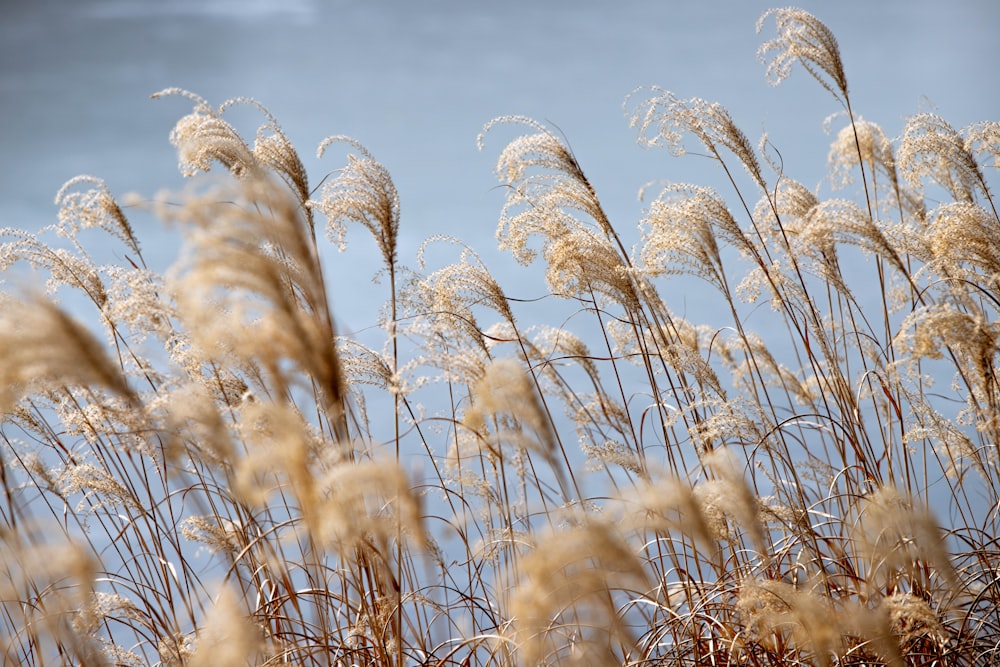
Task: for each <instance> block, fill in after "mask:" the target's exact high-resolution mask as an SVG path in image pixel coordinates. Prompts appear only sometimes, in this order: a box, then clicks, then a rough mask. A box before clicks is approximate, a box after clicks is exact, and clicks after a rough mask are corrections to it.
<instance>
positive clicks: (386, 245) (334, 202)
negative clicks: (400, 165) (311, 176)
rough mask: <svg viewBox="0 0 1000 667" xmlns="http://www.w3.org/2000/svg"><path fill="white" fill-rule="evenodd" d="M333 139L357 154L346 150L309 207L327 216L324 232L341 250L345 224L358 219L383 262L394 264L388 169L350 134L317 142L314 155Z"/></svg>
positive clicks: (395, 223) (395, 216)
mask: <svg viewBox="0 0 1000 667" xmlns="http://www.w3.org/2000/svg"><path fill="white" fill-rule="evenodd" d="M334 143H344V144H347V145H348V146H349V147H350V148H351V149H353V150H354V151H355V152H356V153H357V154H356V155H355V154H354V153H348V155H347V165H345V166H344V168H343V169H341V171H340V172H339V173H338V175H337V177H336V178H334V179H332V180H330V181H327V182H326V183H325V184H324V185H323V189H322V193H321V196H320V199H319V201H310V202H309V207H310V208H313V209H318V210H319V211H320V212H321V213H322V214H323V215H325V216H326V218H327V221H328V222H327V227H326V233H327V236H328V237H329V238H330V240H331V241H332V242H334V243H337V244H338V245H339V247H340V249H341V250H343V249H344V248H345V247H346V244H345V241H344V236H345V233H346V224H347V223H348V222H354V223H358V224H360V225H361V226H363V227H364V228H365V229H367V230H368V231H369V232H370V233H371V235H372V236H373V237H374V239H375V242H376V243H377V244H378V248H379V250H380V251H381V252H382V259H383V261H384V262H385V265H386V266H387V267H393V266H395V264H396V259H397V258H396V243H397V239H398V236H399V193H398V192H397V191H396V185H395V184H394V183H393V182H392V177H391V176H390V175H389V171H388V170H387V169H386V168H385V167H384V166H382V164H381V163H379V162H377V161H376V160H375V158H374V157H372V154H371V153H369V152H368V150H367V149H366V148H365V147H364V146H362V145H361V144H360V143H358V142H357V141H355V140H354V139H351V138H349V137H343V136H334V137H327V138H326V139H324V140H323V141H322V142H321V143H320V145H319V149H318V150H317V156H318V157H323V155H324V153H325V152H326V150H327V148H329V147H330V146H331V145H333V144H334Z"/></svg>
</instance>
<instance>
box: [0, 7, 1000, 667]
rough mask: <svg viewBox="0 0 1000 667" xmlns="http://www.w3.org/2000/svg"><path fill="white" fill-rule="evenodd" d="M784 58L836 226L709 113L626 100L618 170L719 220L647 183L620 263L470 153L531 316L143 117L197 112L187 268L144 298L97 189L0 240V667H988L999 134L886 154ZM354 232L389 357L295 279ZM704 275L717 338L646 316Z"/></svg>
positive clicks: (576, 166)
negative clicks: (660, 165) (166, 120)
mask: <svg viewBox="0 0 1000 667" xmlns="http://www.w3.org/2000/svg"><path fill="white" fill-rule="evenodd" d="M772 23H773V25H774V27H775V29H776V36H775V37H774V38H772V39H769V40H767V41H765V42H764V44H763V46H762V47H761V49H760V52H759V55H760V57H761V59H762V60H763V61H765V63H766V65H767V71H766V77H767V79H768V81H770V82H771V83H773V84H777V83H780V82H781V81H782V80H783V79H784V78H786V77H787V76H788V75H789V74H790V72H791V71H792V69H793V67H795V66H800V67H802V68H803V69H805V70H806V71H807V72H808V73H809V74H810V75H811V76H813V77H814V78H815V79H816V80H817V81H818V82H819V84H820V85H821V86H822V87H823V88H824V89H825V90H827V91H828V92H830V93H831V94H832V95H833V97H834V98H835V100H836V102H837V103H839V105H840V107H842V108H840V109H835V110H834V111H837V113H836V114H834V115H832V116H831V117H830V118H828V119H827V121H826V123H827V126H828V128H830V129H831V131H833V139H832V142H831V147H830V151H829V155H828V164H829V171H830V180H829V185H830V186H831V187H832V188H834V189H835V190H837V192H836V193H835V194H836V195H837V196H828V195H827V194H826V192H827V190H826V188H825V187H813V186H811V185H809V184H804V183H800V182H797V181H795V180H794V179H793V178H792V176H791V172H792V171H793V169H792V167H793V166H794V165H782V166H781V167H780V168H779V167H778V165H775V164H773V163H772V160H771V159H770V158H769V156H768V154H767V153H766V152H765V150H766V149H767V150H769V148H768V147H769V144H768V143H767V139H766V138H765V139H763V140H762V141H761V142H760V143H758V144H754V142H752V141H751V140H750V139H749V138H748V137H747V136H746V134H744V132H743V131H742V130H740V129H739V128H738V127H737V126H736V124H735V122H734V120H733V118H732V117H731V115H730V114H729V112H728V111H727V110H726V109H725V108H724V107H722V106H721V105H719V104H717V103H714V102H711V101H707V100H703V99H700V98H681V97H678V96H677V95H675V94H674V93H673V92H670V91H667V90H663V89H660V88H655V87H654V88H649V89H639V90H636V91H635V92H633V93H632V94H631V95H629V97H628V99H627V100H626V113H627V116H628V119H629V122H630V123H631V125H632V126H633V127H634V128H636V130H637V136H638V141H639V143H640V144H642V145H643V146H646V147H648V148H652V149H658V148H665V149H667V151H668V152H669V153H671V154H673V155H675V156H678V157H680V156H682V155H683V154H684V153H685V152H687V151H688V150H690V145H695V146H698V148H697V150H698V151H699V152H702V153H703V154H705V155H707V156H708V157H710V158H711V159H712V160H713V162H714V163H715V164H716V165H717V166H718V167H719V168H720V178H721V180H720V183H721V184H722V185H721V186H720V185H718V184H716V186H715V187H709V186H706V185H698V184H685V183H665V184H660V185H659V186H658V190H657V191H655V192H653V191H651V190H650V191H649V196H646V193H645V191H644V192H643V195H642V198H643V201H644V202H645V203H644V206H645V211H644V213H643V214H642V215H641V216H640V219H639V220H638V223H637V224H635V225H625V226H622V225H621V224H620V223H619V222H618V221H615V220H612V219H611V218H610V217H609V216H608V215H607V213H606V211H605V209H604V207H603V205H602V204H601V201H600V198H599V196H598V193H597V191H596V189H595V188H594V187H593V185H592V184H591V182H590V180H589V179H588V178H587V176H586V173H585V171H584V168H583V166H582V165H581V162H580V161H579V160H578V159H577V157H576V155H574V154H573V152H572V151H571V150H570V148H569V146H568V144H567V143H566V141H564V140H563V139H562V138H560V137H559V136H558V135H557V134H556V133H554V132H552V131H551V130H550V129H549V128H547V127H546V126H544V125H542V124H540V123H538V122H536V121H534V120H531V119H528V118H523V117H519V116H505V117H500V118H497V119H495V120H493V121H490V122H488V123H487V124H486V125H485V126H484V128H483V132H482V134H481V135H480V137H479V141H480V147H481V148H485V142H486V139H487V138H488V139H490V141H491V142H492V141H495V140H498V135H502V134H503V133H505V132H512V133H513V134H512V135H511V136H510V137H509V138H508V140H507V143H506V145H505V146H504V147H503V148H501V149H500V151H499V155H498V158H497V163H496V175H497V177H498V178H499V180H500V181H501V183H502V184H503V185H504V186H505V188H506V193H507V200H506V203H505V204H504V206H503V208H502V210H501V211H500V213H499V224H498V228H497V238H498V241H499V243H500V247H501V248H503V249H505V250H508V251H510V252H511V253H512V255H513V256H514V258H515V259H517V260H518V261H519V262H521V263H522V264H525V265H529V264H533V263H536V262H537V263H540V264H541V265H542V268H543V271H544V279H545V281H546V284H547V287H548V293H547V295H546V296H545V297H544V298H543V299H541V303H540V304H539V303H528V302H526V301H525V300H522V299H519V298H517V297H518V295H509V294H508V293H507V292H506V291H505V289H504V287H503V286H502V284H501V281H500V279H499V277H498V276H496V275H494V274H493V273H491V272H490V269H489V267H488V266H486V264H485V262H484V261H483V260H482V258H481V257H480V256H479V255H478V254H477V253H476V252H475V250H474V249H472V248H469V247H467V246H465V245H463V244H462V243H461V242H460V241H457V240H455V239H447V238H443V237H432V238H431V239H428V241H427V243H425V244H424V245H423V246H421V248H420V249H419V251H418V252H417V255H416V263H415V265H416V266H417V267H418V268H417V269H416V270H411V269H407V268H405V266H404V265H403V264H402V261H403V260H404V259H405V254H406V249H405V248H404V247H402V246H401V244H400V233H399V230H400V225H401V224H405V220H403V218H402V217H401V207H400V201H399V195H398V193H397V190H396V188H395V185H394V184H393V181H392V178H391V176H390V174H389V172H388V170H387V169H386V168H385V167H384V166H383V165H382V164H380V163H379V162H378V161H377V160H376V158H375V157H374V156H373V155H372V153H371V152H370V151H368V150H367V149H366V148H365V147H364V146H363V145H362V144H360V143H358V142H357V141H356V140H354V139H351V138H347V137H342V136H333V137H330V138H328V139H325V140H323V141H322V142H321V143H320V147H319V154H320V156H324V155H325V156H326V159H328V160H329V159H331V158H334V159H336V157H337V156H335V155H334V151H332V150H331V149H333V148H337V149H340V155H339V159H340V162H339V163H338V164H339V165H340V166H339V167H338V168H336V169H335V170H334V171H333V172H331V173H330V174H329V175H328V176H327V177H325V178H324V179H323V181H322V182H321V184H320V185H319V186H312V185H310V182H309V177H308V175H307V174H306V171H305V169H304V167H303V164H302V161H301V160H300V159H299V154H298V152H297V151H296V149H295V148H294V147H293V146H292V144H291V143H290V141H289V140H288V138H287V136H286V135H285V134H284V132H283V130H282V129H281V127H280V125H279V124H278V122H277V120H276V119H275V118H274V117H273V116H272V115H271V114H270V112H268V111H267V109H266V108H265V107H264V106H262V105H261V104H260V103H258V102H256V101H254V100H250V99H244V98H239V99H235V100H230V101H228V102H225V103H223V104H222V105H221V106H219V107H213V106H211V105H210V104H209V103H208V102H207V101H205V100H204V99H202V98H201V97H199V96H197V95H194V94H192V93H189V92H187V91H183V90H178V89H168V90H165V91H162V92H161V93H158V94H157V95H156V96H155V97H180V98H182V99H185V100H187V101H188V102H190V103H191V104H192V106H193V109H192V111H191V113H189V114H187V115H185V116H183V117H182V118H181V119H180V120H179V121H178V123H177V125H176V127H175V129H174V131H173V132H172V134H171V137H170V140H171V142H173V144H174V145H175V146H176V148H177V151H178V159H179V167H180V169H181V171H182V173H184V174H185V175H187V176H190V177H192V181H191V185H190V187H188V188H187V189H185V190H184V191H183V192H179V193H169V194H161V195H158V196H157V197H155V198H154V199H153V200H151V201H149V202H146V203H145V204H144V206H143V207H142V208H144V209H145V211H146V212H152V213H154V214H156V215H158V216H159V217H160V218H162V219H163V220H164V221H166V222H168V223H170V224H172V225H173V226H174V228H175V229H176V230H177V232H178V233H179V235H180V236H181V239H182V240H183V247H182V250H181V254H180V256H179V257H178V258H177V261H176V262H175V263H174V265H173V266H172V267H171V268H170V269H169V270H167V271H166V272H164V273H163V274H159V273H157V272H155V271H152V270H150V269H149V268H148V266H147V264H146V262H145V259H144V257H143V250H142V246H141V244H140V241H139V239H138V238H137V235H136V232H135V228H134V227H133V225H132V224H131V222H130V221H129V219H128V215H127V212H128V213H129V214H131V213H132V209H130V208H129V207H127V206H123V205H121V204H120V203H119V200H117V199H116V198H115V197H114V196H113V194H112V191H111V189H110V187H109V186H108V185H107V184H105V183H104V182H103V181H101V180H99V179H96V178H93V177H89V176H81V177H77V178H74V179H72V180H70V181H69V182H68V183H67V184H66V185H65V186H64V187H63V188H62V189H61V190H60V191H59V193H58V195H57V197H56V201H57V203H58V204H59V205H60V207H61V209H60V214H59V220H58V223H57V224H55V225H53V227H52V228H50V229H48V230H45V231H43V232H42V233H40V234H37V235H33V234H29V233H27V232H24V231H20V230H13V229H5V230H2V232H0V233H2V236H3V239H2V240H3V243H2V245H0V269H2V270H4V271H12V270H13V269H14V268H15V267H17V266H20V265H27V266H30V267H31V268H32V269H34V270H35V271H37V272H40V273H42V274H44V276H45V279H46V290H47V293H46V294H44V295H43V294H36V293H30V294H24V293H4V294H2V295H0V410H2V414H3V419H2V423H0V443H2V457H0V486H2V492H3V495H2V500H0V518H2V523H0V544H2V550H0V655H2V662H3V663H4V664H24V665H51V664H65V665H146V664H156V665H163V666H178V667H179V666H181V665H192V666H204V665H211V666H219V667H222V666H224V665H245V664H255V665H286V664H288V665H397V666H399V667H402V666H403V665H414V664H427V665H456V666H457V665H532V666H534V665H557V664H559V665H561V664H581V665H605V664H607V665H612V664H614V665H654V664H655V665H691V666H692V667H693V666H695V665H752V666H755V667H756V666H764V665H773V666H785V665H813V666H817V667H832V666H835V665H836V666H845V667H846V666H847V665H891V666H892V667H902V666H909V665H913V666H916V665H968V666H970V667H973V666H978V665H986V664H992V663H993V662H995V661H996V660H997V659H998V653H997V637H998V636H1000V613H998V611H997V610H998V609H1000V588H998V586H997V581H996V580H997V572H998V571H1000V548H998V544H997V537H996V535H997V534H998V533H1000V525H998V524H1000V515H998V511H997V508H998V507H1000V383H998V373H997V368H996V360H997V355H998V351H1000V325H998V312H1000V291H998V288H1000V285H998V275H1000V253H998V251H997V248H1000V238H998V235H997V232H996V230H997V229H1000V217H998V215H997V212H996V208H995V201H994V199H993V195H992V190H991V186H990V176H991V174H992V172H991V170H992V169H996V167H997V164H998V159H1000V158H998V156H1000V132H998V129H997V128H998V127H1000V125H998V123H997V122H995V121H986V122H982V123H977V124H974V125H972V126H970V127H967V128H961V129H957V128H954V127H952V126H951V125H950V124H949V123H948V122H947V121H945V120H944V119H943V118H940V117H938V116H936V115H933V114H928V113H920V114H916V115H914V116H912V117H911V118H910V119H909V120H908V121H907V123H906V126H905V128H904V130H903V133H902V136H901V137H899V138H895V139H894V138H891V137H889V136H887V135H886V133H885V132H884V131H883V130H882V129H881V127H880V126H879V125H877V124H876V123H874V122H872V121H870V120H866V119H862V117H861V116H860V115H855V111H854V109H853V108H852V107H853V105H854V104H855V103H856V101H855V100H852V99H851V97H850V96H849V92H848V91H849V89H848V80H847V73H846V71H845V69H844V64H843V60H842V58H841V54H840V51H839V47H838V45H837V41H836V39H835V38H834V36H833V34H832V33H831V32H830V30H829V29H828V28H827V27H826V26H825V25H824V24H823V23H822V22H821V21H820V20H819V19H817V18H816V17H815V16H812V15H811V14H809V13H807V12H805V11H803V10H800V9H795V8H787V9H777V10H771V11H770V12H767V13H766V14H765V15H764V16H762V17H761V20H760V22H759V23H758V31H761V30H764V29H765V28H766V27H768V26H769V25H771V24H772ZM234 105H242V106H246V107H250V108H251V109H253V110H256V112H259V113H260V114H261V118H262V121H261V125H260V128H259V129H258V131H257V134H256V136H255V137H254V138H253V139H252V140H247V139H245V138H244V137H243V136H242V135H241V134H240V133H239V132H238V131H237V130H236V129H235V128H234V127H233V126H232V125H231V124H230V122H229V121H228V120H227V112H228V111H229V110H230V108H231V107H233V106H234ZM837 124H839V128H838V127H836V125H837ZM834 130H835V131H834ZM519 133H520V134H519ZM772 154H773V153H772ZM220 167H221V169H220ZM741 171H745V172H746V174H747V175H749V180H746V177H745V176H743V175H740V174H739V172H741ZM204 172H213V173H211V174H205V173H204ZM644 190H645V189H644ZM852 190H854V191H855V192H856V196H854V197H852V196H851V191H852ZM317 217H325V218H326V223H325V225H324V231H325V234H317V232H316V226H317V224H318V223H317ZM356 227H360V228H362V229H364V230H365V231H366V232H367V233H368V234H370V235H371V236H372V238H373V240H374V242H375V250H376V252H377V257H378V260H379V261H380V268H379V271H380V273H381V275H383V276H387V277H388V280H387V283H388V284H387V286H386V306H385V307H384V308H382V309H381V310H373V313H372V318H373V321H377V322H378V324H379V325H380V328H377V329H376V331H378V332H381V334H380V335H381V336H382V340H381V346H380V343H379V341H378V340H377V336H375V334H372V333H371V332H368V334H367V337H366V339H365V340H364V341H362V340H360V339H358V338H354V337H352V336H345V335H343V334H341V332H339V331H338V327H337V326H336V318H335V315H334V312H333V310H332V308H331V305H330V302H331V298H332V297H334V296H336V293H337V292H338V291H339V290H343V289H350V286H343V285H332V284H330V283H328V281H327V280H326V279H325V277H324V263H323V259H322V258H323V257H324V255H325V253H326V249H325V247H324V245H323V244H322V243H321V239H320V238H319V237H322V236H325V237H326V239H327V240H329V241H331V242H332V243H333V244H334V245H335V246H338V247H339V248H340V249H341V250H343V249H344V248H345V247H346V243H347V239H348V238H349V237H350V235H351V234H352V233H353V232H351V231H350V230H352V229H353V228H356ZM85 230H89V234H87V235H85V234H84V233H83V232H84V231H85ZM95 230H99V231H103V232H104V233H105V234H107V236H108V238H110V239H111V240H112V242H114V243H117V244H120V247H119V252H118V255H117V256H120V257H122V258H123V261H122V262H120V263H119V264H117V265H107V266H105V265H98V264H97V263H96V262H95V261H94V259H93V258H92V255H91V254H90V253H89V252H88V249H87V239H88V238H91V237H92V234H93V233H94V232H95ZM52 235H54V236H56V237H57V238H55V239H52V238H51V236H52ZM104 240H105V241H107V240H108V239H107V238H106V239H104ZM352 243H353V241H352ZM432 243H433V244H435V256H443V253H447V252H449V251H451V252H452V253H453V256H454V261H453V262H451V263H443V264H442V265H430V264H429V263H428V261H427V257H428V253H426V252H425V251H426V249H427V247H428V246H429V245H430V244H432ZM630 244H634V245H630ZM352 251H354V250H352ZM692 277H694V278H700V279H702V281H703V289H704V290H706V292H705V294H706V299H707V300H708V299H714V300H715V301H716V302H717V303H718V304H720V305H721V306H722V308H721V310H720V311H719V312H718V313H716V316H715V317H714V318H713V321H712V322H691V321H688V320H687V319H685V318H684V317H681V316H680V315H678V314H677V313H676V312H675V311H674V310H673V309H672V308H673V307H674V306H675V305H677V303H675V302H676V301H677V295H676V292H675V290H673V289H671V287H672V281H674V280H688V279H690V278H692ZM70 312H72V316H71V314H70ZM550 316H551V317H550ZM373 339H375V342H374V343H372V340H373Z"/></svg>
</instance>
